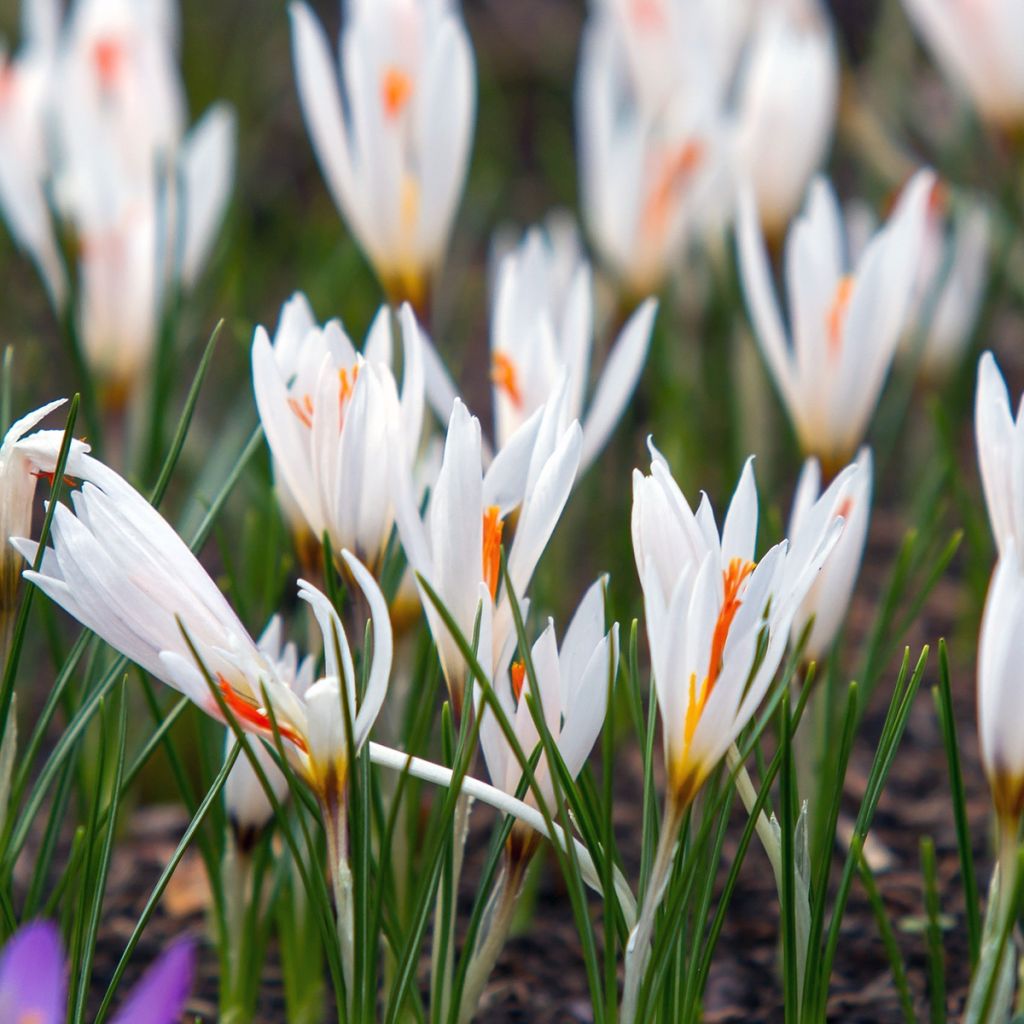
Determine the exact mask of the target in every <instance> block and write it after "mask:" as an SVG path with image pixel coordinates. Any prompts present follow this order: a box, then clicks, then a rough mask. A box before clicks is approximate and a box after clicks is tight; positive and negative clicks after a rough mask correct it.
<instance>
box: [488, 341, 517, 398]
mask: <svg viewBox="0 0 1024 1024" xmlns="http://www.w3.org/2000/svg"><path fill="white" fill-rule="evenodd" d="M491 383H492V384H493V385H494V386H495V387H496V388H498V390H499V391H503V392H504V393H505V395H506V396H507V397H508V400H509V401H510V402H511V403H512V404H513V405H514V406H515V407H516V408H517V409H522V407H523V392H522V389H521V388H520V386H519V371H518V370H517V369H516V364H515V363H514V362H513V361H512V359H511V357H510V356H508V355H507V354H506V353H504V352H495V353H494V356H493V358H492V359H491Z"/></svg>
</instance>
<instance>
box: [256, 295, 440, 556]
mask: <svg viewBox="0 0 1024 1024" xmlns="http://www.w3.org/2000/svg"><path fill="white" fill-rule="evenodd" d="M391 322H392V313H391V311H390V310H389V309H388V307H386V306H384V307H382V308H381V310H380V312H379V313H378V314H377V317H376V318H375V320H374V322H373V324H372V326H371V328H370V332H369V334H368V335H367V339H366V345H365V347H364V351H363V353H362V354H359V353H358V352H357V351H356V350H355V348H354V347H353V345H352V343H351V341H350V340H349V338H348V336H347V335H346V334H345V331H344V328H343V327H342V325H341V322H340V321H338V320H331V321H329V322H328V323H327V324H326V325H325V326H324V327H323V328H320V327H318V326H317V325H316V324H315V322H314V321H313V318H312V312H311V310H310V309H309V305H308V303H307V302H306V300H305V298H304V297H302V296H300V295H297V296H295V297H293V298H292V299H291V300H290V302H289V303H287V304H286V305H285V307H284V308H283V309H282V312H281V319H280V322H279V324H278V328H277V332H276V334H275V336H274V341H273V343H271V341H270V338H269V336H268V334H267V332H266V330H265V329H264V328H263V327H257V328H256V333H255V335H254V337H253V346H252V375H253V387H254V390H255V394H256V405H257V408H258V409H259V414H260V422H261V423H262V424H263V430H264V433H265V434H266V438H267V443H268V445H269V446H270V451H271V455H272V457H273V465H274V479H275V483H276V485H277V489H278V493H279V495H280V496H281V502H282V507H283V509H284V512H285V515H286V517H287V518H288V520H289V523H290V525H291V527H292V529H293V531H294V532H295V534H296V536H297V538H298V539H299V541H300V551H302V550H304V549H308V545H309V544H310V543H311V544H312V546H313V549H314V550H315V549H316V548H318V547H319V544H320V538H321V537H322V536H323V534H324V532H326V533H327V534H328V535H329V536H330V539H331V544H332V546H333V548H334V550H335V551H340V550H341V549H342V548H349V549H350V550H353V551H355V552H356V553H357V554H358V555H359V557H360V558H361V559H363V560H364V561H366V562H367V563H368V564H369V565H370V566H371V568H374V569H376V567H377V566H378V563H379V560H380V558H381V557H382V556H383V554H384V549H385V547H386V545H387V542H388V538H389V537H390V535H391V527H392V525H393V522H394V501H393V496H392V491H393V480H394V477H395V475H396V473H395V472H393V471H392V468H391V467H392V463H393V462H394V461H395V460H396V459H397V458H403V459H405V458H407V457H408V453H412V454H413V455H414V454H415V453H416V450H417V447H418V443H419V437H420V431H421V429H422V423H423V403H424V397H423V360H422V341H421V338H420V330H419V327H418V325H417V323H416V318H415V316H414V315H413V312H412V309H411V308H410V307H409V306H408V305H404V306H403V307H402V309H401V311H400V313H399V314H398V324H399V331H400V333H401V336H402V355H403V359H402V362H403V380H402V392H401V396H399V394H398V389H397V387H396V385H395V379H394V376H393V375H392V372H391V366H392V363H393V361H394V357H393V351H392V350H393V344H392V329H391ZM396 431H397V433H398V434H399V435H400V443H399V444H398V445H396V444H395V443H394V442H393V440H392V434H393V433H395V432H396ZM410 466H411V462H409V463H408V464H404V463H403V465H402V466H401V467H400V469H401V471H403V472H404V471H407V470H408V469H409V467H410ZM396 472H397V470H396Z"/></svg>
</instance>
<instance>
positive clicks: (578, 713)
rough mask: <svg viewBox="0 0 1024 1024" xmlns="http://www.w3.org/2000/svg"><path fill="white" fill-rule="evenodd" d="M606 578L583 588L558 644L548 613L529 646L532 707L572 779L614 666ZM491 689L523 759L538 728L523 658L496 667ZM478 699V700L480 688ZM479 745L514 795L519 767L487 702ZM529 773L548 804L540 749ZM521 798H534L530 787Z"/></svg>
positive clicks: (549, 788) (491, 770) (589, 743)
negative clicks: (533, 687) (534, 684)
mask: <svg viewBox="0 0 1024 1024" xmlns="http://www.w3.org/2000/svg"><path fill="white" fill-rule="evenodd" d="M607 583H608V581H607V578H602V579H599V580H598V581H597V582H596V583H594V584H593V585H592V586H591V587H590V589H589V590H588V591H587V593H586V595H585V596H584V598H583V600H582V601H581V602H580V605H579V608H577V609H576V614H575V615H574V616H573V618H572V621H571V622H570V623H569V628H568V629H567V630H566V632H565V636H564V638H563V640H562V644H561V648H559V645H558V640H557V637H556V636H555V624H554V621H553V620H552V619H549V620H548V624H547V627H546V628H545V630H544V632H543V633H541V635H540V637H539V638H538V639H537V641H536V642H535V643H534V645H533V647H532V649H531V652H530V661H531V663H532V665H533V670H534V673H535V675H536V679H537V690H538V693H537V696H536V698H535V703H536V707H537V710H538V711H539V713H540V714H541V715H542V716H543V720H544V722H545V724H546V726H547V730H548V732H549V733H550V735H551V738H552V740H553V741H554V743H555V745H556V746H557V747H558V751H559V753H560V754H561V756H562V760H563V761H564V762H565V766H566V768H567V769H568V770H569V774H570V775H571V776H572V777H573V778H575V777H576V776H577V775H578V774H579V772H580V770H581V769H582V768H583V765H584V763H585V762H586V760H587V757H588V755H589V754H590V751H591V749H592V748H593V746H594V743H595V741H596V740H597V736H598V733H600V731H601V726H602V724H603V723H604V716H605V709H606V708H607V704H608V694H609V692H610V686H611V682H612V680H614V678H615V674H616V671H617V669H618V658H619V643H618V641H619V627H618V623H616V624H615V625H614V626H613V627H612V628H611V630H606V629H605V599H604V598H605V588H606V586H607ZM494 689H495V697H496V698H497V700H498V702H499V704H500V705H501V708H502V711H503V712H504V714H505V717H506V718H507V719H508V722H509V725H511V727H512V729H513V731H514V733H515V736H516V739H517V740H518V741H519V745H520V746H521V747H522V750H523V753H524V754H525V755H526V757H527V758H529V757H530V756H531V755H532V754H533V753H534V751H535V749H536V747H537V745H538V744H539V743H540V733H539V731H538V729H537V723H536V721H535V719H534V715H533V712H531V710H530V707H529V704H528V702H527V695H528V694H529V692H530V682H529V678H528V675H527V671H526V666H525V662H524V661H516V662H514V663H513V664H512V665H511V666H500V667H499V672H498V674H497V676H496V678H495V682H494ZM477 699H478V703H482V699H481V697H480V695H479V692H478V697H477ZM480 746H481V748H482V749H483V752H484V760H485V761H486V763H487V772H488V774H489V775H490V777H491V781H492V782H493V783H494V785H495V786H498V787H499V788H501V789H503V790H505V792H507V793H511V794H513V795H514V794H515V793H516V792H517V791H518V789H519V784H520V781H521V779H522V774H523V772H522V766H521V764H520V762H519V760H518V758H517V757H516V755H515V752H514V751H513V749H512V747H511V746H510V744H509V742H508V740H507V739H506V738H505V734H504V732H503V730H502V729H501V726H500V725H499V723H498V719H497V716H496V715H495V714H494V712H493V711H492V710H490V709H489V708H485V709H484V710H483V712H482V715H481V720H480ZM533 774H534V779H535V780H536V783H537V786H538V787H539V789H540V790H541V793H542V794H543V796H544V800H545V802H546V804H547V806H548V809H549V810H552V811H553V810H554V788H553V784H552V781H551V768H550V766H549V765H548V762H547V758H546V756H545V755H543V754H542V755H541V758H540V760H539V761H538V762H537V764H536V766H535V767H534V769H533ZM524 799H525V800H526V802H527V803H531V804H535V803H536V799H535V797H534V796H533V795H532V793H531V792H530V791H529V790H528V791H527V795H526V796H525V797H524Z"/></svg>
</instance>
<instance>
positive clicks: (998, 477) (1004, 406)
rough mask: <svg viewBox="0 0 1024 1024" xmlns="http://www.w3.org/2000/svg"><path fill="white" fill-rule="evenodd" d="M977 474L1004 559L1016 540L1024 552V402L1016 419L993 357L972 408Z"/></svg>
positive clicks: (984, 364) (987, 357)
mask: <svg viewBox="0 0 1024 1024" xmlns="http://www.w3.org/2000/svg"><path fill="white" fill-rule="evenodd" d="M974 431H975V442H976V444H977V448H978V468H979V469H980V470H981V483H982V487H983V489H984V491H985V504H986V506H987V507H988V518H989V522H990V523H991V525H992V534H993V536H994V537H995V539H996V547H997V548H998V549H999V555H1000V557H1001V558H1002V557H1003V556H1004V555H1005V553H1006V549H1007V547H1008V545H1009V542H1010V541H1011V540H1012V541H1013V543H1014V547H1015V550H1016V551H1017V553H1018V555H1020V554H1021V552H1024V402H1022V403H1021V406H1020V407H1018V410H1017V416H1016V418H1014V415H1013V412H1012V410H1011V407H1010V396H1009V393H1008V392H1007V390H1006V382H1005V381H1004V380H1003V375H1002V374H1001V373H1000V372H999V367H998V366H997V365H996V361H995V359H994V358H993V356H992V353H991V352H986V353H984V355H982V357H981V360H980V361H979V363H978V391H977V395H976V398H975V406H974Z"/></svg>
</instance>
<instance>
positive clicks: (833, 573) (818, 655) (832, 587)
mask: <svg viewBox="0 0 1024 1024" xmlns="http://www.w3.org/2000/svg"><path fill="white" fill-rule="evenodd" d="M854 465H855V467H856V471H855V472H854V473H852V474H848V475H846V476H845V478H844V481H843V485H842V486H841V487H839V488H833V489H832V491H831V495H832V497H831V501H832V508H831V515H832V516H833V517H834V518H835V519H842V520H843V523H844V528H843V532H842V533H841V534H840V535H839V539H838V540H837V541H836V545H835V547H834V548H833V549H832V551H831V552H830V553H829V556H828V558H826V559H825V562H824V564H823V565H822V567H821V571H820V572H819V573H818V575H817V577H816V578H815V580H814V582H813V583H812V584H811V588H810V590H808V591H807V596H806V597H805V598H804V599H803V601H802V602H801V603H800V607H799V609H798V610H797V613H796V617H795V618H794V620H793V627H792V630H791V635H792V638H793V641H794V643H795V642H796V641H798V640H799V638H800V637H801V636H803V633H804V630H805V629H806V628H807V625H808V623H809V622H810V621H811V619H812V618H813V619H814V625H813V626H812V627H811V631H810V634H809V635H808V637H807V642H806V644H805V646H804V648H803V657H804V660H806V661H821V660H822V659H823V658H825V657H826V656H827V655H828V652H829V650H830V649H831V647H832V644H833V642H834V641H835V638H836V634H837V633H838V632H839V627H840V626H841V625H842V622H843V619H844V618H845V617H846V612H847V609H848V608H849V606H850V596H851V595H852V594H853V588H854V585H855V584H856V582H857V575H858V573H859V572H860V563H861V560H862V559H863V557H864V544H865V541H866V540H867V535H868V523H869V521H870V518H871V485H872V475H873V474H872V459H871V450H870V449H869V448H862V449H861V450H860V452H859V454H858V455H857V461H856V462H855V463H854ZM820 494H821V467H820V466H819V464H818V460H817V459H813V458H812V459H808V460H807V461H806V462H805V463H804V468H803V470H802V472H801V473H800V480H799V481H798V482H797V485H796V494H795V496H794V498H793V511H792V514H791V515H790V519H789V535H790V536H791V537H794V536H796V535H797V534H798V533H799V532H800V530H801V528H802V526H803V524H804V522H805V521H806V519H807V516H808V515H809V514H810V511H811V509H812V508H814V505H815V502H817V501H818V499H819V497H820Z"/></svg>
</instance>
